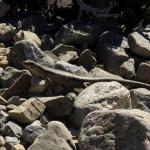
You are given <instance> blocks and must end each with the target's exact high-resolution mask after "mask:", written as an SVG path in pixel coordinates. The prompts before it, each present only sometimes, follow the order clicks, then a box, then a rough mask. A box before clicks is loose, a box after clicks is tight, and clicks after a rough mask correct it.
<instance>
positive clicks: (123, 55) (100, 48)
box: [96, 32, 130, 75]
mask: <svg viewBox="0 0 150 150" xmlns="http://www.w3.org/2000/svg"><path fill="white" fill-rule="evenodd" d="M129 51H130V50H129V46H128V42H127V39H126V38H125V37H123V36H121V35H118V34H116V33H113V32H104V33H103V34H101V35H100V36H99V39H98V42H97V44H96V54H97V59H98V61H99V62H102V63H103V65H104V68H105V69H106V70H107V71H108V72H110V73H113V74H117V75H120V66H121V65H122V63H124V62H125V61H127V60H128V59H129V55H128V52H129ZM110 62H111V63H110Z"/></svg>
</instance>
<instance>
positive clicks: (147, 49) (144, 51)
mask: <svg viewBox="0 0 150 150" xmlns="http://www.w3.org/2000/svg"><path fill="white" fill-rule="evenodd" d="M141 33H142V34H141ZM141 33H140V32H133V33H131V34H130V35H129V37H128V43H129V46H130V49H131V51H132V52H133V53H135V54H137V55H139V56H143V57H145V58H150V42H149V40H148V39H147V38H148V37H150V33H149V32H146V34H145V33H144V32H141ZM143 35H144V36H143ZM145 37H147V38H145Z"/></svg>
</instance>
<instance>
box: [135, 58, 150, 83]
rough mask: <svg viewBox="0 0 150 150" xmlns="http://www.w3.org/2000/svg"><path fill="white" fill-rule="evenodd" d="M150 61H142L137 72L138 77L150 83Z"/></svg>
mask: <svg viewBox="0 0 150 150" xmlns="http://www.w3.org/2000/svg"><path fill="white" fill-rule="evenodd" d="M149 75H150V61H147V62H142V63H140V65H139V67H138V70H137V73H136V79H137V80H139V81H141V82H145V83H148V84H150V78H149Z"/></svg>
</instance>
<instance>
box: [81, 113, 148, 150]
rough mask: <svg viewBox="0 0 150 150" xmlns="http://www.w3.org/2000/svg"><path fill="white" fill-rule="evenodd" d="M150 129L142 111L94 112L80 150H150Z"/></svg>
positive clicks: (84, 128)
mask: <svg viewBox="0 0 150 150" xmlns="http://www.w3.org/2000/svg"><path fill="white" fill-rule="evenodd" d="M149 126H150V114H149V113H147V112H144V111H141V110H110V111H94V112H92V113H90V114H89V115H88V116H87V117H86V118H85V119H84V121H83V124H82V127H81V132H80V136H79V150H87V149H89V150H92V149H101V150H116V149H117V150H131V149H132V150H149V149H150V143H149V134H150V129H149Z"/></svg>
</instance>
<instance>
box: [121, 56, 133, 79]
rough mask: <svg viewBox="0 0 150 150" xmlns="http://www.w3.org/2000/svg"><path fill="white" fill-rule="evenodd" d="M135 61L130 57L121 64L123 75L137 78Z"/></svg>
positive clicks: (127, 77) (128, 77)
mask: <svg viewBox="0 0 150 150" xmlns="http://www.w3.org/2000/svg"><path fill="white" fill-rule="evenodd" d="M134 65H135V62H134V59H132V58H131V59H129V60H127V61H125V62H124V63H123V64H122V65H121V66H120V73H121V76H122V77H124V78H126V79H130V80H131V79H134V78H135V67H134Z"/></svg>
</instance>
